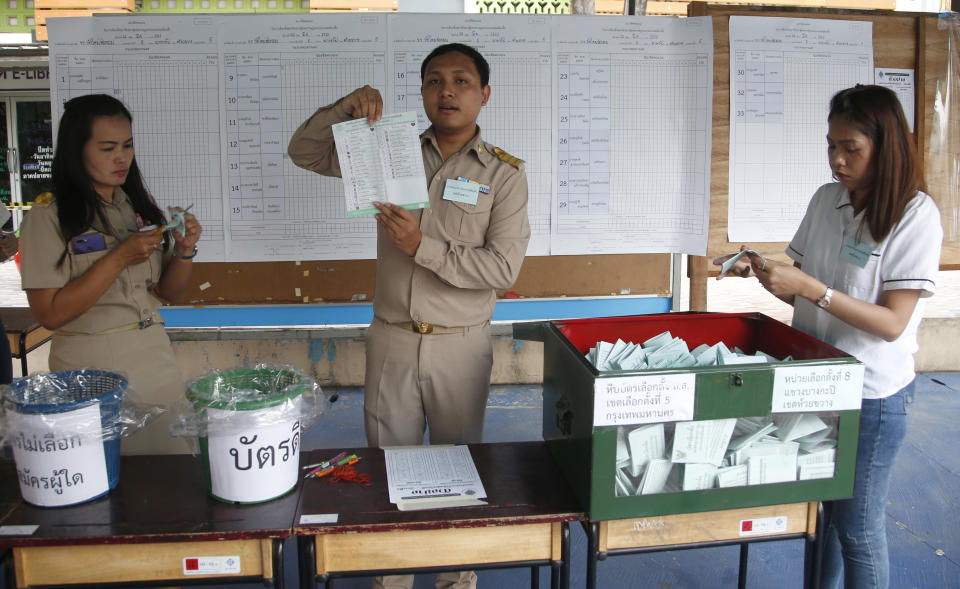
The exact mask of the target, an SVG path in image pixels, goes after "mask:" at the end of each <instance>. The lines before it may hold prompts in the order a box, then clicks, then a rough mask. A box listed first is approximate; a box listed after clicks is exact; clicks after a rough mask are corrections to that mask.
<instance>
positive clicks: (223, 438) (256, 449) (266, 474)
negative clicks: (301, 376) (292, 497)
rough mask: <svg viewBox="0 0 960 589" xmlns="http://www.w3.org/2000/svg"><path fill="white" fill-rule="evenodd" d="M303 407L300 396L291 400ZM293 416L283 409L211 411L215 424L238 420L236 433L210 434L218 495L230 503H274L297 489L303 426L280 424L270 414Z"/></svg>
mask: <svg viewBox="0 0 960 589" xmlns="http://www.w3.org/2000/svg"><path fill="white" fill-rule="evenodd" d="M290 402H292V403H296V404H298V405H299V402H300V397H297V398H296V399H294V400H292V401H290ZM277 412H280V414H281V415H290V414H291V413H292V412H291V410H290V408H289V407H288V406H285V405H280V406H278V407H270V408H267V409H259V410H256V411H227V410H222V409H207V416H208V419H209V420H210V421H215V422H216V423H220V424H223V423H226V422H227V420H228V419H232V420H235V422H236V429H235V431H234V433H226V432H222V431H218V432H213V433H209V435H208V439H207V453H208V456H209V460H210V486H211V490H212V491H213V494H214V495H216V496H217V497H220V498H222V499H226V500H228V501H240V502H254V501H266V500H267V499H273V498H274V497H278V496H280V495H282V494H283V493H286V492H287V491H289V490H290V489H291V488H293V486H294V485H296V484H297V477H298V476H299V472H300V471H299V465H300V422H299V421H296V420H293V421H290V420H287V421H283V422H282V423H276V422H277V421H278V418H276V417H271V413H277Z"/></svg>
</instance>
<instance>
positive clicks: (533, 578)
mask: <svg viewBox="0 0 960 589" xmlns="http://www.w3.org/2000/svg"><path fill="white" fill-rule="evenodd" d="M550 570H551V571H552V570H553V566H552V565H551V567H550ZM552 578H553V576H552V573H551V579H552ZM530 589H540V567H538V566H532V567H530Z"/></svg>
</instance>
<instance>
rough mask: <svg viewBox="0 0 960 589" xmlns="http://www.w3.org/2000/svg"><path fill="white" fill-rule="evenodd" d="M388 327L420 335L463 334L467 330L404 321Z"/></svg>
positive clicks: (464, 328)
mask: <svg viewBox="0 0 960 589" xmlns="http://www.w3.org/2000/svg"><path fill="white" fill-rule="evenodd" d="M387 325H392V326H394V327H399V328H400V329H409V330H411V331H413V332H414V333H419V334H421V335H431V334H442V333H463V332H465V331H466V330H467V328H466V327H443V326H441V325H434V324H432V323H422V322H420V321H404V322H402V323H388V324H387Z"/></svg>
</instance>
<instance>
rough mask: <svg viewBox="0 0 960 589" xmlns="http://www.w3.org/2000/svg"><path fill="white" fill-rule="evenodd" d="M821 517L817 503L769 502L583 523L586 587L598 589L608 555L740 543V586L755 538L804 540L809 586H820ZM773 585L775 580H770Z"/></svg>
mask: <svg viewBox="0 0 960 589" xmlns="http://www.w3.org/2000/svg"><path fill="white" fill-rule="evenodd" d="M822 519H823V514H822V509H821V508H820V504H819V503H818V502H810V503H792V504H787V505H767V506H762V507H750V508H743V509H727V510H722V511H708V512H701V513H683V514H675V515H663V516H647V517H637V518H629V519H618V520H610V521H600V522H596V521H589V520H586V521H584V527H585V528H586V532H587V589H595V588H596V587H597V561H600V560H605V559H606V558H607V557H609V556H617V555H625V554H639V553H645V552H661V551H667V550H682V549H690V548H707V547H711V546H729V545H739V546H740V563H739V570H738V580H737V587H739V588H740V589H744V588H745V587H746V582H747V560H748V556H749V546H750V544H751V543H754V542H769V541H772V540H789V539H796V538H803V539H805V540H806V542H805V545H804V548H805V550H804V580H803V586H804V587H805V588H810V587H814V588H815V587H817V586H818V582H817V576H818V567H819V560H820V552H821V551H822V533H821V531H822V530H821V529H820V526H819V522H821V521H822ZM770 583H771V584H772V585H775V584H776V580H775V579H771V580H770Z"/></svg>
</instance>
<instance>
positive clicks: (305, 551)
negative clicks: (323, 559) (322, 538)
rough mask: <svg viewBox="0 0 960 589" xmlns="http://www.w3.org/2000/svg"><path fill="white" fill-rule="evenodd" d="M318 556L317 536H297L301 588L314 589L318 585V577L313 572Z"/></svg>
mask: <svg viewBox="0 0 960 589" xmlns="http://www.w3.org/2000/svg"><path fill="white" fill-rule="evenodd" d="M316 558H317V555H316V536H297V563H298V564H299V565H300V566H299V569H300V589H314V588H315V587H316V586H317V578H316V575H314V573H313V571H314V570H315V568H314V567H315V563H316Z"/></svg>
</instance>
